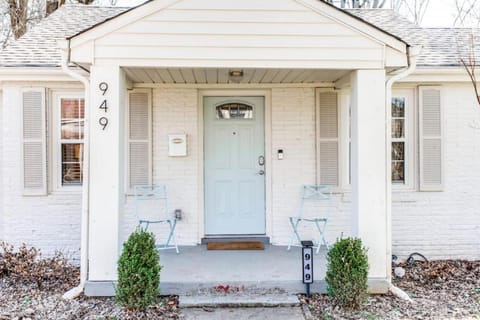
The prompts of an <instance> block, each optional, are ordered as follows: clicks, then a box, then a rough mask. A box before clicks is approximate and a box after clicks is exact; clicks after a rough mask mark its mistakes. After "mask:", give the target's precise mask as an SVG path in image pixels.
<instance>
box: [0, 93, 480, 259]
mask: <svg viewBox="0 0 480 320" xmlns="http://www.w3.org/2000/svg"><path fill="white" fill-rule="evenodd" d="M19 90H20V88H19V87H16V86H5V87H4V94H3V100H4V104H3V106H2V105H0V124H1V128H2V132H1V134H0V150H1V155H0V161H1V163H2V166H1V167H0V178H1V179H3V183H2V186H1V188H3V190H0V191H2V195H3V201H4V202H3V206H2V207H0V210H1V211H0V212H1V213H2V215H0V219H2V217H3V219H4V220H3V223H2V224H1V226H2V227H3V234H2V233H1V232H2V228H1V227H0V237H1V236H2V235H3V238H4V239H6V240H7V241H9V242H12V243H14V244H19V243H21V242H26V243H28V244H31V245H35V246H38V247H40V248H41V249H42V250H43V251H44V252H46V253H51V252H52V251H53V250H55V249H65V250H68V251H75V252H77V253H78V248H79V237H80V200H81V199H80V195H79V194H72V193H59V192H57V193H54V194H50V195H49V196H46V197H23V196H22V188H21V185H22V183H21V180H20V177H21V174H20V173H21V140H20V139H21V135H20V125H21V117H20V114H21V113H20V111H21V110H20V103H19V101H20V100H19V99H20V91H19ZM314 96H315V92H314V89H305V88H279V89H272V123H271V126H268V125H267V130H269V127H271V128H270V129H271V133H272V141H271V146H272V151H273V152H272V159H271V170H272V171H271V172H272V174H273V178H272V181H273V186H272V211H273V218H272V221H267V223H271V224H272V234H271V235H270V236H271V239H272V241H273V243H275V244H287V243H288V240H289V236H290V232H291V231H290V226H289V225H288V217H289V216H291V215H294V214H295V213H296V210H297V208H298V204H299V193H300V187H301V185H302V184H305V183H315V144H314V133H315V125H314V103H315V99H314ZM197 99H198V92H197V90H194V89H153V137H154V141H153V164H154V182H155V183H165V184H166V185H167V187H168V192H169V197H170V207H171V209H175V208H180V209H182V210H183V211H184V219H183V220H182V221H180V222H179V223H178V229H177V237H178V241H179V243H181V244H184V245H193V244H195V243H197V241H198V239H199V238H201V237H202V236H203V235H202V234H200V233H199V229H201V228H200V227H201V226H200V224H201V221H200V220H199V212H200V210H199V207H198V206H199V195H200V193H199V191H200V190H201V188H202V186H201V185H199V174H200V172H199V170H200V169H199V166H198V161H199V160H200V159H201V157H202V155H201V154H200V152H199V138H200V137H199V136H198V116H199V115H198V106H197V103H198V100H197ZM442 99H443V106H444V111H445V118H446V121H445V191H444V192H425V193H421V192H394V194H393V201H394V202H393V253H394V254H397V255H400V256H401V257H405V256H407V255H408V254H410V253H411V252H413V251H418V252H421V253H423V254H425V255H426V256H427V257H428V258H431V259H439V258H480V250H479V248H480V209H479V207H480V192H477V189H478V186H479V185H480V161H479V159H480V128H474V127H475V126H477V127H480V125H478V123H480V108H479V107H476V106H475V103H474V98H473V94H472V91H471V87H470V86H468V85H466V84H465V85H454V84H452V85H448V86H443V91H442ZM475 121H477V122H475ZM178 132H185V133H187V134H188V156H187V157H185V158H170V157H168V156H167V147H168V146H167V135H168V134H169V133H178ZM278 149H283V150H284V152H285V159H284V160H278V159H277V154H276V151H277V150H278ZM267 170H268V168H267ZM417 171H418V170H417ZM417 179H418V176H417ZM0 199H2V198H0ZM349 199H350V195H349V194H348V193H346V194H337V195H335V200H334V201H333V212H332V216H331V218H332V219H331V223H330V225H329V227H328V232H327V238H328V239H329V240H330V241H334V240H335V238H337V237H339V236H340V235H341V234H342V233H343V234H345V235H348V234H349V232H350V226H349V220H350V200H349ZM0 201H1V200H0ZM0 203H1V202H0ZM125 205H126V210H125V217H124V219H122V226H121V230H122V234H121V239H122V240H125V239H126V238H127V236H128V234H129V233H130V232H131V230H133V228H134V226H135V219H134V216H133V201H132V198H131V197H127V198H126V202H125ZM0 223H1V220H0ZM153 230H154V231H159V230H155V229H153ZM301 232H302V233H303V234H304V235H305V237H312V236H314V233H313V231H312V229H311V228H310V227H305V228H302V229H301ZM159 233H160V232H159Z"/></svg>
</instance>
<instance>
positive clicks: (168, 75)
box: [0, 0, 480, 281]
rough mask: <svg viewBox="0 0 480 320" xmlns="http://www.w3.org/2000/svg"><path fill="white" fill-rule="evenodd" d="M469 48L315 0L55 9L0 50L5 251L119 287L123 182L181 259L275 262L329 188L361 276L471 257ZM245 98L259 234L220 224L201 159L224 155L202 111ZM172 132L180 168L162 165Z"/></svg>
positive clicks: (473, 178) (475, 164) (388, 15)
mask: <svg viewBox="0 0 480 320" xmlns="http://www.w3.org/2000/svg"><path fill="white" fill-rule="evenodd" d="M467 39H468V34H467V31H466V30H461V29H421V28H419V27H417V26H415V25H412V24H411V23H409V22H407V21H406V20H404V19H403V18H401V17H399V16H398V15H396V14H394V13H393V12H391V11H389V10H348V11H342V10H339V9H337V8H334V7H332V6H330V5H328V4H326V3H324V2H322V1H317V0H262V1H258V0H256V1H253V0H248V1H230V0H221V1H220V0H215V1H208V2H206V1H200V0H183V1H171V0H156V1H149V2H147V3H146V4H144V5H142V6H140V7H138V8H135V9H133V10H127V9H125V8H101V7H90V6H73V5H67V6H64V7H62V8H61V9H60V10H58V11H57V12H55V13H54V14H52V15H51V16H49V17H48V18H46V19H45V20H43V21H42V22H41V23H39V24H38V25H37V26H36V27H34V28H33V29H32V30H31V31H29V33H27V34H26V35H25V36H24V37H22V38H21V39H19V40H18V41H16V42H13V43H12V44H11V45H10V46H9V47H8V48H7V49H5V50H4V51H3V52H1V53H0V97H1V99H0V123H1V126H0V181H1V184H0V239H1V240H5V241H7V242H10V243H13V244H19V243H22V242H25V243H27V244H29V245H34V246H37V247H39V248H41V249H42V250H43V252H44V253H51V252H53V251H54V250H57V249H61V250H67V251H71V252H73V253H74V257H75V258H76V259H78V258H80V248H81V247H82V252H83V255H82V259H83V261H84V263H88V270H89V272H88V275H87V276H88V278H87V279H86V280H88V281H108V280H114V279H115V278H116V272H115V268H116V260H117V257H118V253H119V248H120V246H121V244H122V242H123V241H124V240H125V239H126V237H127V236H128V234H129V233H130V232H131V231H132V230H133V229H134V227H135V225H136V221H135V218H134V215H133V199H132V197H131V186H132V185H135V184H138V183H155V184H158V183H162V184H166V185H167V188H168V192H169V196H170V204H171V208H172V209H175V208H178V209H181V210H182V211H183V213H184V217H183V219H182V220H181V221H179V222H178V225H177V232H176V234H177V240H178V242H179V244H180V245H197V244H199V243H200V242H201V240H202V238H205V237H208V236H222V235H226V234H228V235H231V234H232V233H233V234H236V235H239V236H242V235H245V236H246V235H252V234H253V235H255V236H264V237H268V239H269V241H270V242H271V243H272V244H273V245H286V244H287V243H288V241H289V239H290V234H291V228H290V226H289V223H288V217H289V216H291V215H293V214H294V213H295V211H296V209H297V207H298V203H299V192H300V188H301V186H302V185H304V184H327V185H331V186H332V187H333V188H334V191H335V193H334V202H335V212H334V213H333V214H332V216H331V223H329V226H328V229H327V238H328V239H329V241H331V242H333V241H334V240H335V239H336V238H338V237H339V236H340V235H341V234H345V235H350V234H351V235H355V236H360V237H361V238H362V239H363V240H364V242H365V244H366V245H367V247H369V254H370V259H371V265H372V267H371V274H370V276H371V278H372V279H377V280H388V279H389V277H390V256H391V254H396V255H399V256H401V257H406V256H407V255H408V254H410V253H411V252H414V251H416V252H421V253H423V254H424V255H426V256H427V257H429V258H431V259H441V258H467V259H479V258H480V250H479V248H480V212H479V209H478V207H479V206H480V193H478V192H477V191H476V187H477V185H479V184H480V173H479V172H480V161H478V160H479V159H480V139H479V138H480V129H479V127H480V122H479V121H480V108H479V106H478V105H476V99H475V96H474V93H473V89H472V85H471V83H470V82H469V79H468V76H467V74H466V72H465V70H464V69H463V67H462V66H461V65H460V62H459V58H458V56H459V53H458V49H457V46H456V45H454V44H456V43H457V42H460V43H467V42H468V41H466V40H467ZM477 40H478V39H477ZM462 50H463V51H465V50H467V49H465V48H463V49H462ZM462 50H460V51H461V52H463V51H462ZM463 53H464V52H463ZM461 54H462V53H461ZM67 68H68V70H67ZM235 72H237V73H239V74H240V76H235ZM104 84H107V85H108V89H107V88H106V87H105V86H104ZM392 87H393V88H392ZM219 97H221V98H219ZM256 98H261V99H260V100H255V99H256ZM211 99H213V100H211ZM215 99H217V100H218V99H220V100H219V101H221V102H222V103H223V104H222V103H215V101H217V100H215ZM104 100H107V104H108V111H107V112H106V111H105V109H101V108H99V107H101V106H102V103H103V101H104ZM245 101H247V102H249V101H250V102H251V105H252V106H253V108H254V111H253V112H254V114H255V115H256V116H254V118H256V117H257V115H258V117H260V112H261V113H263V118H258V119H260V120H261V121H260V120H259V121H257V122H256V123H257V125H258V128H256V129H251V128H250V129H251V130H254V131H252V132H256V133H260V136H256V135H255V134H256V133H255V134H254V138H253V139H251V140H248V141H250V142H252V141H254V142H252V143H257V144H255V147H254V146H253V145H248V146H247V147H246V148H245V149H242V153H241V154H236V157H237V158H238V159H240V160H238V161H241V159H243V158H242V156H243V155H244V154H247V155H250V153H248V152H246V153H245V152H243V151H245V150H247V151H248V150H253V148H257V147H259V148H260V150H261V152H259V153H258V154H255V155H253V156H254V159H253V160H252V159H248V160H246V161H250V162H251V161H253V162H254V163H255V165H254V166H253V170H254V171H255V172H257V171H258V172H259V170H264V171H265V175H262V176H256V177H257V178H255V179H257V180H255V182H254V183H260V185H261V189H262V190H261V196H260V197H259V198H255V201H260V203H259V206H258V208H261V210H257V209H255V210H254V211H255V214H256V218H255V219H259V220H258V221H261V223H260V224H255V225H254V226H251V225H240V224H238V225H235V224H233V225H229V226H227V225H225V224H224V225H222V224H220V225H219V224H215V223H214V222H215V221H214V219H216V218H218V217H216V216H215V215H212V214H210V213H209V211H211V208H209V205H211V200H208V199H210V198H208V197H207V195H208V192H211V191H212V190H209V188H211V187H209V186H210V183H211V184H213V185H215V184H218V183H220V182H221V180H222V179H220V178H219V179H218V181H217V180H211V179H213V178H212V177H213V176H215V175H214V174H211V175H210V174H207V173H209V172H210V171H208V170H210V169H211V168H210V167H209V166H208V165H207V164H209V163H210V162H209V161H212V160H211V158H210V157H211V156H212V155H215V156H216V157H217V158H215V159H216V160H215V159H214V162H215V161H221V160H222V159H223V158H222V156H225V155H226V154H228V155H229V156H231V154H230V153H228V152H227V151H225V150H224V152H223V153H222V152H220V153H219V154H218V150H217V151H211V152H210V151H209V150H210V149H209V146H210V147H211V146H212V145H213V144H216V143H218V144H220V145H223V146H226V145H229V144H231V143H232V142H231V141H229V140H228V141H227V140H222V141H223V142H222V141H217V140H215V139H220V138H218V137H223V135H218V134H213V135H212V134H211V133H209V132H210V131H209V130H210V129H209V128H216V127H215V123H212V122H211V121H210V120H212V119H210V120H208V119H207V118H208V116H207V115H208V111H206V110H207V109H208V108H209V107H210V106H214V107H221V106H222V105H224V104H226V103H239V102H245ZM255 101H257V102H255ZM259 101H260V102H259ZM83 106H85V109H86V110H87V112H86V113H85V114H84V111H83V110H84V109H83ZM392 106H393V108H392ZM132 110H133V111H132ZM212 110H213V109H212ZM257 112H258V113H257ZM73 113H74V114H73ZM217 120H218V119H217ZM107 121H108V123H107ZM209 121H210V122H209ZM392 121H393V122H392ZM224 123H227V121H224ZM392 123H393V124H394V125H393V128H392ZM62 124H63V126H64V128H63V130H62ZM235 128H237V127H234V126H233V127H228V126H227V129H226V130H230V131H228V132H233V134H234V135H236V130H237V129H235ZM239 128H240V129H238V130H242V128H241V127H239ZM142 129H146V130H142ZM217 129H218V128H217ZM217 129H215V130H217ZM250 129H248V130H250ZM212 130H213V129H212ZM218 130H223V129H222V128H220V129H218ZM255 130H257V131H255ZM214 132H221V131H214ZM350 132H351V134H350ZM84 133H85V138H87V137H88V138H87V139H86V140H85V139H83V138H84V136H83V134H84ZM177 133H184V134H186V135H187V139H188V150H187V155H186V156H184V157H171V156H169V149H168V135H169V134H177ZM225 141H226V142H225ZM222 143H223V144H222ZM215 150H216V149H215ZM392 150H393V152H392ZM280 153H282V154H283V155H284V157H283V159H280ZM392 155H393V158H392ZM259 156H263V157H264V158H265V165H264V166H263V167H259V166H258V165H257V157H259ZM235 161H236V160H235ZM250 162H249V163H250ZM392 168H393V169H392ZM82 169H83V172H82ZM215 174H216V173H215ZM240 174H241V173H240V171H239V172H237V175H240ZM259 179H260V180H259ZM392 180H393V181H392ZM222 181H223V180H222ZM247 189H249V188H248V187H247ZM219 190H220V191H222V192H227V191H228V188H227V189H225V188H220V189H219ZM225 190H227V191H225ZM253 190H257V189H253ZM82 191H83V192H82ZM220 191H219V192H220ZM257 191H258V190H257ZM225 194H226V193H225ZM226 196H228V197H231V196H232V194H230V193H228V194H227V195H226ZM254 196H256V195H254ZM220 198H221V196H220ZM82 199H83V200H82ZM252 199H253V198H252ZM259 199H260V200H259ZM215 201H216V202H215ZM215 201H214V203H217V204H218V203H220V202H221V200H219V199H216V200H215ZM252 201H253V200H252ZM255 203H257V202H255ZM257 204H258V203H257ZM254 221H255V220H254ZM227 227H230V228H231V227H236V228H237V229H236V230H237V231H238V232H231V231H228V232H224V231H222V230H223V229H222V228H225V229H224V230H227V229H226V228H227ZM254 227H255V228H254ZM249 228H253V229H249ZM250 230H254V231H253V232H251V231H250ZM303 231H304V232H306V236H312V235H313V234H309V233H308V232H310V231H308V230H303Z"/></svg>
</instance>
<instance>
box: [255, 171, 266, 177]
mask: <svg viewBox="0 0 480 320" xmlns="http://www.w3.org/2000/svg"><path fill="white" fill-rule="evenodd" d="M257 174H258V175H259V176H263V175H264V174H265V171H263V170H260V171H258V173H257Z"/></svg>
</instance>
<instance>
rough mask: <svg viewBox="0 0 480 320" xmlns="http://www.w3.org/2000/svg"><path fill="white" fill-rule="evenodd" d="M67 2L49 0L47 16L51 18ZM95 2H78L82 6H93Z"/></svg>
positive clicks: (63, 0)
mask: <svg viewBox="0 0 480 320" xmlns="http://www.w3.org/2000/svg"><path fill="white" fill-rule="evenodd" d="M65 1H66V0H47V5H46V9H45V15H46V16H49V15H50V14H51V13H52V12H54V11H55V10H57V9H58V8H60V7H61V6H63V5H64V4H65ZM94 1H95V0H77V2H78V3H81V4H91V3H93V2H94ZM111 2H113V1H112V0H111ZM115 2H116V1H115Z"/></svg>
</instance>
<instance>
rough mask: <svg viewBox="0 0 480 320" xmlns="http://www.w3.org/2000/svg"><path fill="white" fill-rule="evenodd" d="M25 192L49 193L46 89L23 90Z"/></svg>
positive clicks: (35, 193)
mask: <svg viewBox="0 0 480 320" xmlns="http://www.w3.org/2000/svg"><path fill="white" fill-rule="evenodd" d="M22 116H23V121H22V124H23V126H22V135H23V193H24V195H46V194H47V152H46V125H45V89H44V88H32V89H25V90H23V91H22Z"/></svg>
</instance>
